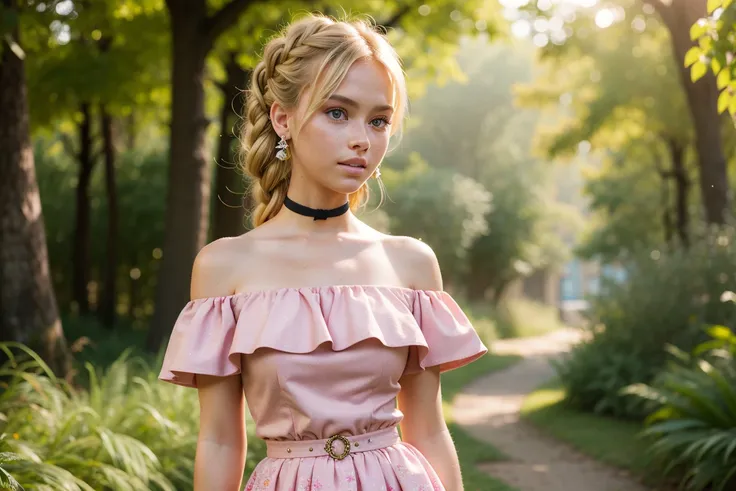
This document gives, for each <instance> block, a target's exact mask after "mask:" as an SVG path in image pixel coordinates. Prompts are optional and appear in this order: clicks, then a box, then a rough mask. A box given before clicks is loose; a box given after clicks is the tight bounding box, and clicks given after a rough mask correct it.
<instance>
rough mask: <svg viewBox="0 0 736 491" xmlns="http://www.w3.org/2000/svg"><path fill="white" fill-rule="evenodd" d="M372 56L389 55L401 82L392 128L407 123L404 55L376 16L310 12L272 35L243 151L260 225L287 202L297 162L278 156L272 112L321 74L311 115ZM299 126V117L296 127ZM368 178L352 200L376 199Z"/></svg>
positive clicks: (250, 99)
mask: <svg viewBox="0 0 736 491" xmlns="http://www.w3.org/2000/svg"><path fill="white" fill-rule="evenodd" d="M364 58H372V59H375V60H376V61H379V62H380V63H382V64H383V65H384V66H385V67H386V69H387V71H388V73H389V77H390V78H391V80H392V83H393V88H394V105H395V110H394V114H395V120H396V121H398V122H399V124H396V125H392V128H391V134H392V135H393V134H394V133H396V132H397V131H398V130H399V129H400V127H401V125H400V122H401V121H402V119H403V115H404V113H405V110H406V105H407V102H406V99H407V97H406V82H405V79H404V74H403V70H402V68H401V64H400V61H399V58H398V56H397V54H396V52H395V51H394V49H393V48H392V47H391V45H390V44H389V42H388V40H387V39H386V38H385V37H384V36H383V35H382V34H380V33H379V32H378V31H377V30H376V28H375V26H374V25H372V24H370V23H369V22H368V21H363V20H354V21H336V20H333V19H332V18H330V17H327V16H325V15H321V14H310V15H308V16H306V17H304V18H302V19H300V20H298V21H296V22H294V23H292V24H290V25H288V26H287V27H286V28H285V29H284V30H283V31H282V32H281V33H280V35H278V36H277V37H275V38H273V39H271V40H270V41H269V42H268V44H266V47H265V49H264V52H263V58H262V60H261V61H260V62H259V63H258V64H257V65H256V67H255V69H254V70H253V72H252V75H251V80H250V86H249V90H248V91H247V104H246V107H245V118H244V119H245V127H244V130H243V133H244V134H243V137H242V138H241V142H242V146H241V153H242V155H243V158H242V159H241V166H242V168H243V169H242V170H243V171H244V173H245V174H246V175H248V176H249V177H250V181H251V193H252V196H253V200H254V202H255V205H256V206H255V209H254V211H253V216H252V223H253V226H254V227H257V226H259V225H262V224H263V223H265V222H266V221H268V220H269V219H271V218H273V217H274V216H275V215H276V214H277V213H278V212H279V210H280V209H281V206H282V205H283V203H284V198H285V197H286V192H287V190H288V189H289V180H290V177H291V162H290V161H288V160H286V161H282V160H279V159H277V158H276V145H277V143H278V141H279V136H278V134H277V133H276V131H275V130H274V128H273V126H272V124H271V121H270V119H269V114H270V111H271V105H272V104H273V103H274V102H276V101H278V102H279V103H280V104H281V105H282V106H283V107H285V108H287V109H292V108H295V107H297V105H298V103H299V99H300V96H301V95H302V94H303V93H304V91H305V89H306V88H307V87H308V86H309V85H310V84H312V83H314V81H315V80H318V81H319V86H317V87H315V88H314V90H313V91H312V93H311V96H310V100H309V101H308V104H307V110H306V113H305V115H304V118H303V119H302V121H307V120H308V119H309V117H310V116H311V115H312V114H313V113H314V111H316V110H317V109H318V108H319V107H320V106H321V105H322V104H323V103H324V102H325V101H326V100H327V99H328V98H329V96H330V95H331V94H332V93H333V92H334V91H335V90H336V89H337V87H338V86H339V85H340V83H341V82H342V80H343V79H344V78H345V75H346V74H347V72H348V70H349V69H350V67H351V66H352V64H353V63H354V62H355V61H358V60H360V59H364ZM298 131H299V124H298V123H297V125H296V128H293V129H292V133H293V134H297V133H298ZM368 192H369V191H368V184H367V183H364V184H363V186H361V188H360V189H358V190H357V191H356V192H354V193H352V194H351V195H350V196H349V197H348V199H349V202H350V208H351V209H352V210H355V209H357V208H358V207H359V206H361V205H363V204H364V203H365V202H366V201H367V200H368Z"/></svg>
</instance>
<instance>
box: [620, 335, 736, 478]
mask: <svg viewBox="0 0 736 491" xmlns="http://www.w3.org/2000/svg"><path fill="white" fill-rule="evenodd" d="M710 335H711V337H712V338H713V340H712V341H710V342H707V343H705V344H703V345H701V346H699V347H697V348H696V349H695V350H694V352H693V354H689V355H688V354H687V353H684V352H682V351H680V350H678V349H677V348H675V347H670V351H671V353H672V354H674V355H675V358H676V361H675V362H674V363H672V364H671V365H670V366H669V367H668V368H667V369H666V370H665V371H663V372H662V373H661V374H660V375H658V376H657V377H656V378H655V380H654V382H653V383H652V384H651V385H644V384H638V385H633V386H631V387H629V388H627V389H626V390H625V392H627V393H629V394H633V395H636V396H638V397H641V398H642V399H645V400H648V401H653V402H654V403H655V404H656V407H657V409H656V411H654V412H653V413H652V414H651V415H650V416H649V417H648V418H647V420H646V424H647V429H646V430H645V431H644V432H643V435H644V436H645V437H648V438H651V440H652V445H651V447H650V451H651V454H652V455H653V457H654V458H655V461H657V462H659V463H660V464H661V465H662V467H663V468H664V471H665V473H669V472H672V471H673V470H677V471H679V472H681V473H683V474H684V480H683V481H682V485H683V487H684V488H685V489H687V490H690V491H701V490H704V489H708V490H711V489H712V490H713V491H721V490H725V489H734V487H736V356H734V355H736V335H734V333H733V332H732V331H730V330H729V329H726V328H725V327H722V326H717V327H714V328H712V329H711V330H710Z"/></svg>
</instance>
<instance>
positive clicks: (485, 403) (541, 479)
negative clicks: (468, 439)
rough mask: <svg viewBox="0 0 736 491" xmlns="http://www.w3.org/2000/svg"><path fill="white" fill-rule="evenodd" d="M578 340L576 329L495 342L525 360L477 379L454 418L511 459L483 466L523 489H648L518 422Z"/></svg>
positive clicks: (455, 407)
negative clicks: (555, 361)
mask: <svg viewBox="0 0 736 491" xmlns="http://www.w3.org/2000/svg"><path fill="white" fill-rule="evenodd" d="M578 340H579V334H578V331H577V330H572V329H570V330H568V329H565V330H562V331H557V332H553V333H551V334H549V335H546V336H543V337H539V338H531V339H518V340H516V339H515V340H508V341H498V342H496V343H494V347H493V350H494V352H497V353H514V354H519V355H521V356H523V357H524V360H522V361H520V362H519V363H517V364H515V365H513V366H511V367H510V368H508V369H507V370H504V371H501V372H496V373H493V374H490V375H488V376H487V377H483V378H481V379H478V380H476V381H475V382H474V383H473V384H471V385H469V386H468V387H466V388H465V389H464V390H463V391H462V392H461V393H460V394H459V395H458V396H457V397H456V398H455V400H454V402H453V410H452V414H453V418H454V420H455V422H456V423H458V424H460V425H461V426H463V427H465V429H466V430H468V431H469V432H470V433H471V434H472V435H474V436H475V437H476V438H479V439H481V440H485V441H488V442H490V443H492V444H493V446H494V447H496V448H498V449H499V450H501V451H502V452H503V453H505V454H506V455H507V456H508V457H509V459H510V460H508V461H505V462H493V463H488V464H482V465H481V466H479V467H480V468H481V469H482V470H483V471H485V472H488V473H489V474H491V475H493V476H494V477H497V478H499V479H501V480H503V481H505V482H506V483H508V484H510V485H512V486H514V487H516V488H518V489H519V490H520V491H645V490H646V489H647V488H645V487H643V486H642V485H641V484H638V483H637V482H635V481H634V480H632V479H629V478H627V476H626V473H625V472H624V471H620V470H617V469H613V468H611V467H608V466H606V465H604V464H601V463H599V462H596V461H594V460H592V459H590V458H588V457H586V456H584V455H582V454H580V453H579V452H577V451H575V450H574V449H572V448H571V447H569V446H568V445H566V444H564V443H562V442H559V441H557V440H554V439H553V438H551V437H548V436H546V435H543V434H541V433H540V432H539V431H537V430H536V429H535V428H533V427H531V426H529V425H528V424H526V423H524V422H522V421H520V420H519V410H520V409H521V405H522V401H523V399H524V396H526V395H527V394H528V393H530V392H532V391H533V390H534V389H536V388H537V387H538V386H539V385H541V384H542V383H544V382H545V381H546V380H548V379H549V378H551V377H552V376H554V369H553V368H552V367H551V366H550V364H549V360H550V358H552V357H555V356H557V355H559V354H561V353H564V352H565V351H567V350H568V349H569V348H570V346H571V345H573V344H574V343H576V342H577V341H578Z"/></svg>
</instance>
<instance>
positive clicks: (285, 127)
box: [269, 102, 291, 140]
mask: <svg viewBox="0 0 736 491" xmlns="http://www.w3.org/2000/svg"><path fill="white" fill-rule="evenodd" d="M269 116H270V118H271V125H272V126H273V129H274V130H276V133H278V134H279V136H282V137H283V138H284V139H285V140H288V139H290V138H291V134H290V132H289V119H290V116H291V114H290V113H289V112H288V111H287V110H286V109H285V108H284V107H283V106H282V105H281V104H279V103H278V102H274V103H273V104H271V112H270V115H269Z"/></svg>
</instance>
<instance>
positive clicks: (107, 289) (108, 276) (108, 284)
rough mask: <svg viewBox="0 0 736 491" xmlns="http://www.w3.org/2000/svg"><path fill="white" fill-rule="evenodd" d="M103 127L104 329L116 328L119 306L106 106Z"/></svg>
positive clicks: (115, 218) (102, 110)
mask: <svg viewBox="0 0 736 491" xmlns="http://www.w3.org/2000/svg"><path fill="white" fill-rule="evenodd" d="M100 125H101V127H102V142H103V147H102V148H103V154H104V156H105V188H106V190H107V210H108V211H107V215H108V218H107V251H106V253H105V266H104V271H105V273H104V285H103V290H102V300H101V302H100V309H99V317H100V320H101V322H102V324H103V325H104V326H106V327H109V328H112V327H113V326H114V325H115V309H116V305H117V288H116V282H117V269H118V247H117V245H118V194H117V186H116V179H115V157H116V153H115V143H114V137H113V121H112V117H111V116H110V114H109V113H108V112H107V108H106V107H105V105H104V104H103V105H101V106H100Z"/></svg>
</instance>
